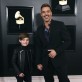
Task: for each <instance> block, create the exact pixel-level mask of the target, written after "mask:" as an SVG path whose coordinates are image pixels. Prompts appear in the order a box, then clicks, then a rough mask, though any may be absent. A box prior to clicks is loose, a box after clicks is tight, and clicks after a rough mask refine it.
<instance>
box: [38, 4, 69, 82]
mask: <svg viewBox="0 0 82 82" xmlns="http://www.w3.org/2000/svg"><path fill="white" fill-rule="evenodd" d="M41 17H42V19H43V21H44V24H42V25H41V26H40V27H38V28H37V31H36V63H37V69H38V70H40V71H42V72H43V74H44V79H45V82H54V78H53V72H54V71H56V74H57V76H58V79H59V82H69V79H68V77H67V66H66V62H65V55H64V50H65V49H66V48H68V46H69V45H70V36H69V33H68V31H67V29H66V28H65V25H64V23H63V22H59V21H54V20H52V11H51V7H50V5H49V4H47V3H45V4H43V5H42V6H41Z"/></svg>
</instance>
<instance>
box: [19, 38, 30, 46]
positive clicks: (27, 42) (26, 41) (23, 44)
mask: <svg viewBox="0 0 82 82" xmlns="http://www.w3.org/2000/svg"><path fill="white" fill-rule="evenodd" d="M19 42H20V44H21V45H22V46H27V45H28V44H29V38H24V39H22V40H19Z"/></svg>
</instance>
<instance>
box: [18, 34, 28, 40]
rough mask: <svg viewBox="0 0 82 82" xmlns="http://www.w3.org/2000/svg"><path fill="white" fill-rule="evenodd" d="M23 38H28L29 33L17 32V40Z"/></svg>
mask: <svg viewBox="0 0 82 82" xmlns="http://www.w3.org/2000/svg"><path fill="white" fill-rule="evenodd" d="M24 38H29V34H27V33H20V34H19V40H22V39H24Z"/></svg>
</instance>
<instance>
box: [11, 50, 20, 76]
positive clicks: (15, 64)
mask: <svg viewBox="0 0 82 82" xmlns="http://www.w3.org/2000/svg"><path fill="white" fill-rule="evenodd" d="M12 65H13V68H14V70H15V72H16V74H17V75H19V74H20V73H21V72H20V70H19V68H18V66H17V50H14V53H13V56H12Z"/></svg>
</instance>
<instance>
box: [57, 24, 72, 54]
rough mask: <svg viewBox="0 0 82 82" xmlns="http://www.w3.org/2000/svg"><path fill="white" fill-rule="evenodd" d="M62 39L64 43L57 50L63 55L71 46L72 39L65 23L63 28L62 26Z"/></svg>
mask: <svg viewBox="0 0 82 82" xmlns="http://www.w3.org/2000/svg"><path fill="white" fill-rule="evenodd" d="M61 39H62V42H61V44H60V45H59V46H58V48H57V50H56V52H57V54H60V53H62V52H63V51H64V50H66V49H67V48H68V47H69V46H70V44H71V37H70V34H69V32H68V30H67V29H66V27H65V25H64V23H62V26H61Z"/></svg>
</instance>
